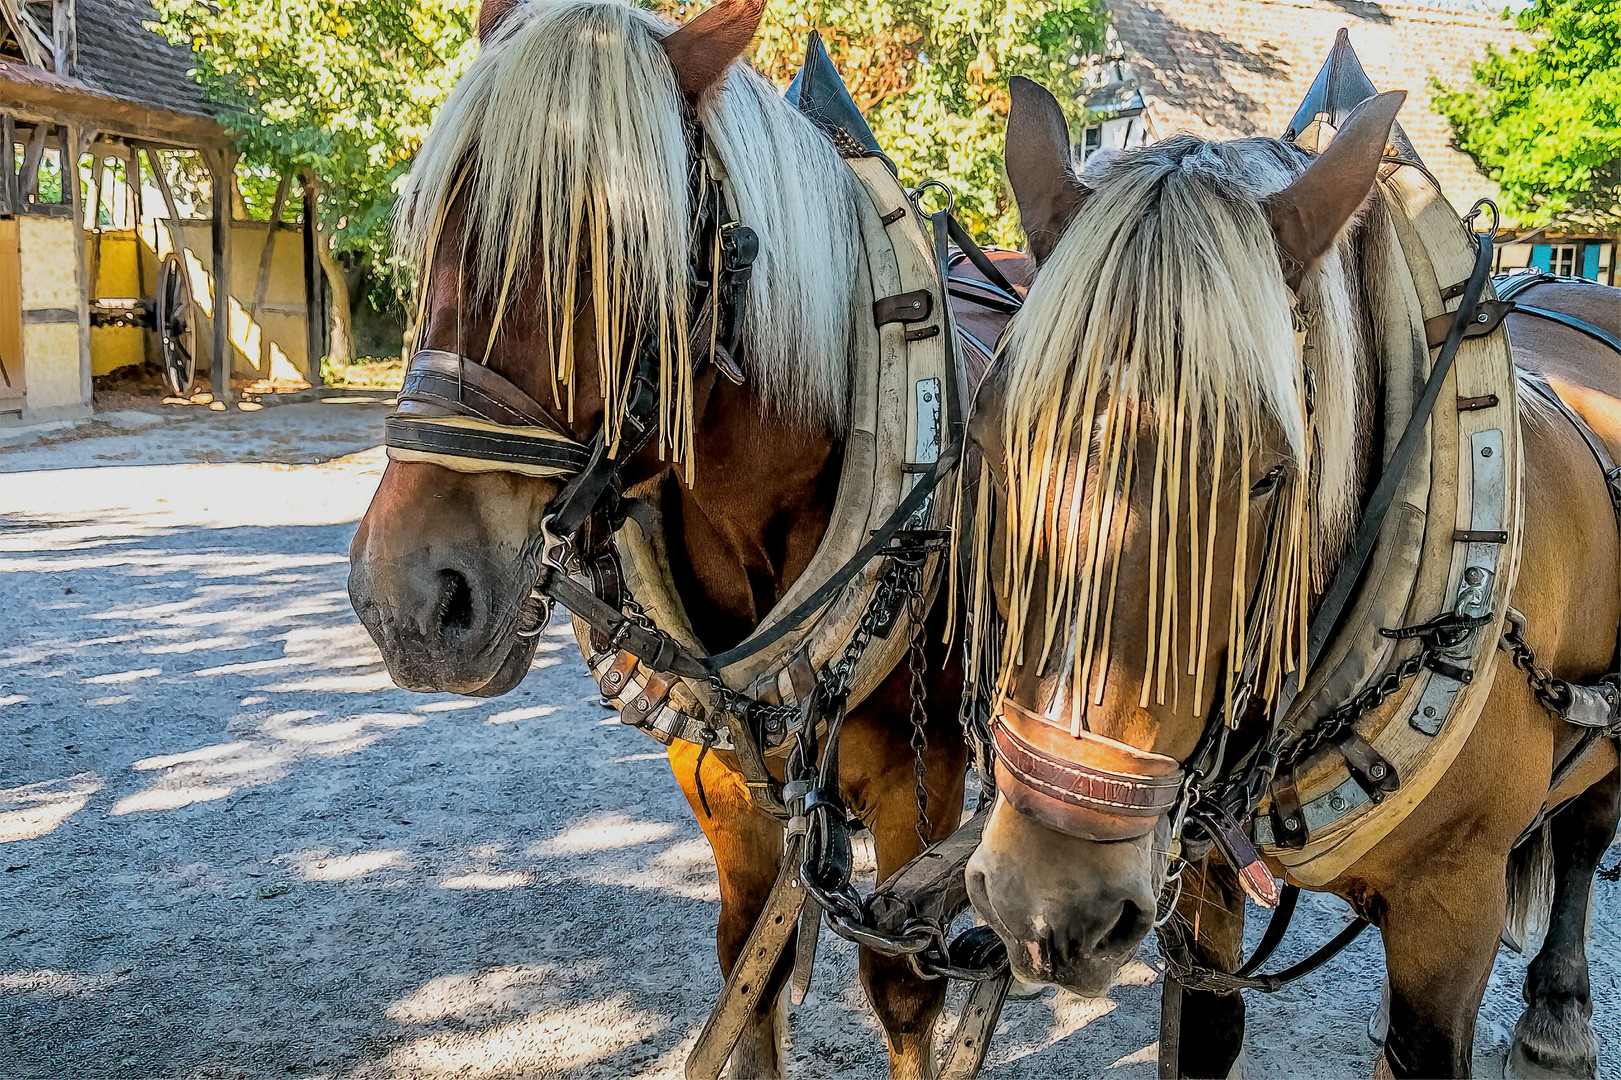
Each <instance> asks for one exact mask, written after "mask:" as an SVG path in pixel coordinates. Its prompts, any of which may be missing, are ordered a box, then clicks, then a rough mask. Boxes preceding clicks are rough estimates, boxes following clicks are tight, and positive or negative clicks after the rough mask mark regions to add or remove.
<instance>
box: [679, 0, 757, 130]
mask: <svg viewBox="0 0 1621 1080" xmlns="http://www.w3.org/2000/svg"><path fill="white" fill-rule="evenodd" d="M764 14H765V0H720V3H718V4H716V5H715V6H714V7H712V8H709V9H708V10H707V11H703V12H701V13H699V15H698V16H697V17H696V18H694V19H693V20H692V21H691V22H689V23H687V24H686V25H684V26H682V27H680V28H678V29H677V30H675V31H674V32H673V33H672V34H670V36H669V37H667V38H665V39H664V51H665V52H666V53H668V54H669V57H670V66H671V67H673V68H675V80H676V82H678V83H680V84H681V89H682V91H684V92H685V93H686V95H687V99H688V100H689V101H691V102H693V103H694V104H697V102H698V101H699V100H700V99H702V98H703V96H704V95H705V94H706V93H708V92H709V91H710V90H712V89H714V88H715V87H717V86H719V85H720V84H721V83H722V82H724V81H725V79H726V72H727V70H728V69H729V68H731V66H732V62H733V61H734V60H736V59H738V58H739V57H741V56H742V55H743V50H745V49H747V48H748V47H749V42H751V41H753V40H754V34H755V31H757V30H759V29H760V18H761V17H762V16H763V15H764Z"/></svg>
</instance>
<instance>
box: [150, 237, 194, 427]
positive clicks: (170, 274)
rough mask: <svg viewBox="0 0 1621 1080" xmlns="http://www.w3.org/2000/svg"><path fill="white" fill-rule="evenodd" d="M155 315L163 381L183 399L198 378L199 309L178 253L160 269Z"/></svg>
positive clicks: (167, 257)
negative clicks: (193, 298)
mask: <svg viewBox="0 0 1621 1080" xmlns="http://www.w3.org/2000/svg"><path fill="white" fill-rule="evenodd" d="M153 315H154V319H153V321H154V322H155V323H156V327H157V331H158V354H159V357H160V359H161V361H162V363H163V377H164V378H165V379H166V380H168V383H169V389H170V390H173V391H174V392H175V393H176V394H178V395H181V396H184V395H185V394H186V393H187V392H188V391H190V390H191V384H192V381H193V380H194V379H196V377H197V309H196V305H195V303H194V302H193V300H192V295H191V278H190V276H189V275H188V274H187V273H186V264H185V261H184V260H183V259H182V258H181V257H180V253H179V252H175V251H171V252H169V254H167V255H165V256H164V257H163V262H162V264H161V265H160V266H159V267H158V289H157V306H156V310H155V311H154V312H153Z"/></svg>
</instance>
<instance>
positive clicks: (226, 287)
mask: <svg viewBox="0 0 1621 1080" xmlns="http://www.w3.org/2000/svg"><path fill="white" fill-rule="evenodd" d="M203 159H204V160H205V161H206V162H207V163H208V172H209V176H210V178H211V179H212V181H213V186H214V192H213V194H214V197H213V200H212V201H213V204H214V205H213V210H214V214H213V222H212V229H213V234H214V260H213V261H214V267H213V270H214V366H213V381H214V400H215V401H217V402H220V403H221V404H223V405H225V406H227V407H229V406H230V404H231V360H232V355H231V216H232V215H231V205H232V199H231V197H232V194H233V193H234V190H235V188H236V153H235V151H232V150H219V151H214V152H204V154H203Z"/></svg>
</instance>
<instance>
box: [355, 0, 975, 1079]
mask: <svg viewBox="0 0 1621 1080" xmlns="http://www.w3.org/2000/svg"><path fill="white" fill-rule="evenodd" d="M762 8H763V4H761V3H759V2H755V0H723V2H721V3H720V4H718V5H717V6H715V7H712V8H710V9H708V10H707V11H705V12H703V13H702V14H700V15H698V16H697V17H696V18H695V19H693V20H692V21H691V22H689V23H687V24H686V25H684V26H681V27H679V28H676V27H674V26H672V25H670V24H668V23H667V22H665V21H664V20H662V19H660V18H658V17H657V16H654V15H652V14H650V13H648V12H645V11H642V10H639V9H637V8H635V7H634V6H632V5H631V4H629V3H624V2H618V0H556V2H551V3H540V2H525V3H513V2H511V0H486V2H485V4H484V6H483V9H482V10H481V11H480V14H479V28H480V38H481V42H482V49H481V55H480V57H479V59H478V60H477V61H476V62H475V63H474V64H473V66H472V68H471V69H470V70H469V72H468V73H467V74H466V75H465V76H464V77H463V79H462V81H461V83H460V84H459V85H458V87H457V89H456V91H455V93H454V94H453V95H452V97H451V99H450V101H449V102H448V103H447V104H446V106H445V108H444V110H443V112H442V113H441V115H440V117H439V118H438V120H437V121H436V124H435V126H434V129H433V132H432V134H431V135H430V136H429V138H428V139H427V141H426V144H425V146H424V149H423V151H422V155H421V157H420V158H419V160H418V162H417V164H416V167H415V171H414V173H413V177H412V180H411V183H410V185H409V187H408V189H407V191H406V193H405V195H404V201H403V222H404V223H403V228H402V232H403V238H404V245H405V249H406V252H407V254H408V255H409V256H410V257H412V258H414V259H415V260H417V261H418V262H419V264H420V265H421V267H422V270H423V275H422V282H423V287H424V297H423V309H422V316H423V318H422V323H421V328H422V329H421V333H422V337H421V347H422V348H424V349H433V350H442V351H443V352H444V353H448V354H453V355H460V356H470V357H473V358H475V359H477V360H478V361H480V362H481V363H482V364H483V365H485V367H487V369H488V370H489V371H491V372H494V373H495V374H496V375H499V376H501V377H503V378H504V379H505V380H507V381H508V382H510V383H511V384H515V385H516V387H518V388H520V389H521V390H522V391H523V392H524V393H525V394H527V396H528V398H530V399H532V400H533V402H534V403H539V406H538V407H540V408H542V409H544V411H545V414H546V419H547V420H548V426H550V427H552V428H555V429H556V430H557V431H559V432H561V433H564V434H566V435H568V436H570V437H572V439H573V440H575V441H576V442H580V443H589V442H590V440H591V439H592V437H593V435H595V434H596V433H597V432H598V431H599V430H600V429H604V427H605V426H606V428H607V430H609V431H610V432H613V431H618V430H621V429H622V427H623V425H624V424H625V423H626V421H625V420H624V416H623V413H624V408H625V407H624V400H625V387H626V386H627V385H628V384H629V381H630V379H629V376H630V373H631V370H632V365H633V362H634V359H635V354H636V352H637V349H638V343H639V341H643V340H646V339H647V335H648V334H652V335H653V337H654V338H656V347H657V349H658V350H659V352H660V356H661V361H662V369H663V372H664V374H665V376H666V378H665V379H664V382H663V384H662V386H661V390H660V393H661V399H660V402H659V410H658V434H657V437H656V438H654V439H650V440H649V441H648V442H647V443H646V445H645V446H643V447H642V448H641V449H640V450H638V451H636V452H635V453H634V455H633V456H630V457H629V458H628V460H626V461H625V462H623V463H622V464H621V468H620V473H621V478H622V479H623V481H624V483H625V486H626V489H627V490H630V491H633V492H634V493H636V494H637V495H638V496H639V497H641V498H644V499H647V500H649V501H653V502H656V503H657V504H658V505H659V507H660V510H661V512H662V515H663V520H664V521H666V522H668V523H670V524H669V526H668V528H667V529H666V536H665V541H666V544H667V546H668V552H669V562H670V569H671V573H672V575H673V577H674V581H675V585H676V588H677V591H678V594H679V597H680V599H681V601H682V603H684V605H685V607H686V610H687V612H688V613H689V615H690V616H691V621H692V623H693V625H694V627H695V628H696V631H697V634H698V635H699V637H700V639H701V644H702V645H703V646H704V647H705V648H707V649H709V650H711V651H719V650H722V649H726V648H729V647H731V646H733V645H735V644H736V643H738V642H739V641H740V640H742V639H744V638H745V637H746V636H747V635H748V634H749V633H750V632H751V631H753V630H754V628H755V627H756V626H757V625H758V624H759V623H760V621H761V619H762V617H763V616H764V615H765V614H766V613H767V612H768V611H770V610H771V609H772V608H773V606H774V605H775V604H776V603H777V602H778V601H779V600H780V599H781V598H782V597H783V596H784V594H785V593H786V592H787V591H788V589H789V588H790V586H792V585H793V584H794V583H795V581H796V579H797V578H798V577H799V576H800V574H801V573H802V571H804V570H805V568H806V566H807V564H808V563H809V561H810V560H811V557H812V555H813V554H814V553H815V552H816V550H817V548H818V545H819V543H820V542H821V540H822V537H823V533H824V530H825V529H826V528H827V526H828V522H829V520H830V515H831V514H832V511H833V506H834V499H835V495H836V493H837V490H838V486H839V476H840V466H841V462H842V461H843V455H844V450H845V443H844V439H843V431H844V417H845V408H846V381H847V379H846V375H847V369H848V367H849V364H850V357H851V350H852V349H853V348H854V347H855V346H854V344H853V343H854V341H855V335H854V333H853V327H854V321H855V320H856V319H857V318H859V317H863V310H862V309H865V315H864V317H866V318H868V319H870V318H872V312H871V308H870V305H868V304H865V303H862V302H860V296H861V294H860V292H859V291H858V289H857V279H856V266H857V265H858V261H859V260H861V259H862V258H863V254H862V246H861V243H862V242H861V239H860V235H859V229H858V225H857V220H858V219H857V216H856V209H855V208H856V205H857V204H856V200H859V199H865V198H867V197H868V196H867V195H866V193H865V191H864V190H862V189H861V188H860V186H859V184H858V182H857V181H856V180H855V179H854V177H853V174H852V173H851V171H850V170H849V168H848V167H847V166H846V164H845V163H844V161H843V160H841V158H840V156H839V153H838V152H837V151H836V150H835V147H834V146H833V144H832V142H831V141H830V139H829V138H828V137H827V136H826V135H824V134H823V133H822V132H821V130H819V129H818V128H816V127H814V126H813V125H812V124H811V123H810V122H808V121H807V120H806V119H805V118H804V117H803V116H801V115H800V114H799V113H798V112H796V111H795V110H794V109H793V108H791V107H790V106H789V105H788V104H786V103H785V102H784V101H783V99H782V98H781V97H780V95H779V94H778V92H777V91H776V90H775V89H774V88H773V87H772V86H771V85H770V84H769V83H767V82H766V81H765V80H764V79H763V78H762V77H760V76H759V75H758V74H757V73H756V72H755V71H754V70H752V69H751V68H749V67H748V66H747V65H746V64H744V63H741V62H738V60H739V57H740V56H741V54H742V53H743V51H744V50H745V49H746V48H747V47H748V45H749V42H750V40H751V38H752V37H753V35H754V33H755V31H756V29H757V27H758V24H759V21H760V18H761V12H762ZM694 132H697V133H698V135H699V136H700V137H702V138H703V139H705V140H706V141H707V145H708V146H709V148H710V149H711V150H712V151H713V153H714V155H715V156H716V157H717V158H718V159H719V161H720V163H721V164H722V165H723V166H724V170H725V174H726V178H727V179H726V180H725V183H724V191H725V199H726V202H727V204H728V205H729V206H730V207H731V209H732V212H733V213H735V215H736V217H737V218H738V219H739V220H740V221H741V222H742V223H743V224H745V225H747V226H749V227H750V228H752V229H753V230H754V232H755V233H756V234H757V235H758V239H759V255H758V259H757V261H756V262H755V264H754V269H753V273H754V277H753V282H752V283H751V285H750V287H749V291H748V293H747V303H746V306H745V308H744V310H742V311H741V312H740V316H739V317H740V323H741V330H740V334H739V336H738V339H737V347H736V349H735V350H734V354H735V355H732V356H725V357H723V356H721V355H719V354H718V353H716V354H714V355H713V357H712V355H711V351H710V348H709V343H710V342H711V341H712V340H713V339H712V336H711V335H712V333H713V330H714V328H713V326H705V325H702V324H701V323H700V322H699V320H698V319H697V318H693V319H690V320H689V318H688V308H689V297H688V287H689V280H688V264H689V257H691V256H690V251H691V249H692V248H693V236H694V226H693V207H692V206H691V205H690V202H691V199H690V197H689V176H690V174H689V168H690V167H691V166H692V160H691V153H692V151H691V140H692V139H693V137H694ZM650 327H653V328H656V329H655V330H649V329H648V328H650ZM636 328H641V330H642V331H644V332H643V333H638V330H637V329H636ZM991 336H992V337H993V339H994V334H992V335H991ZM712 358H713V359H714V361H715V362H713V363H711V362H710V360H711V359H712ZM689 373H690V377H689ZM559 489H560V483H559V481H558V480H556V479H546V478H541V477H537V476H533V475H522V474H520V473H518V472H509V471H487V472H466V471H453V470H452V469H449V468H445V467H442V466H441V465H440V464H435V463H430V462H426V461H420V460H417V461H408V460H393V461H391V462H390V463H389V465H388V468H387V470H386V472H385V473H384V475H383V478H382V481H381V483H380V484H379V486H378V489H377V493H376V495H375V497H374V498H373V501H372V504H371V506H370V508H369V509H368V511H367V513H366V515H365V517H364V519H363V520H362V521H361V523H360V528H359V531H358V532H357V534H356V536H355V539H354V544H353V549H352V570H351V575H350V595H351V597H352V599H353V603H354V607H355V610H356V612H357V613H358V614H359V616H360V618H361V620H362V622H364V624H365V625H366V628H367V629H368V630H369V631H370V633H371V635H372V637H373V638H374V639H375V640H376V642H377V644H378V646H379V647H380V648H381V650H382V652H383V655H384V657H385V659H386V660H387V663H388V666H389V670H390V672H391V674H392V675H393V677H394V679H395V681H396V682H398V683H399V684H400V685H401V686H404V687H407V688H410V689H415V690H423V691H446V690H448V691H452V692H455V693H461V694H475V695H485V696H491V695H497V694H502V693H505V692H506V691H508V690H510V689H511V688H512V687H514V686H516V685H517V684H518V683H519V682H520V681H521V680H522V679H523V677H524V675H525V674H526V672H527V671H528V668H529V663H530V660H531V657H532V655H533V652H534V640H535V639H534V636H533V631H534V629H535V626H534V622H535V619H536V608H535V605H534V603H532V602H531V601H530V590H531V587H532V586H533V585H534V584H535V582H536V580H537V573H538V570H539V559H540V555H541V539H540V536H539V535H538V528H539V525H540V522H541V520H542V515H543V512H544V511H545V510H546V508H547V507H548V506H549V505H551V504H552V502H553V500H554V498H555V497H556V496H557V495H558V492H559ZM942 626H943V611H942V612H940V613H936V614H935V615H931V617H930V626H929V630H930V632H929V635H928V645H927V650H926V677H925V679H924V682H925V690H926V702H927V704H926V718H925V720H924V723H923V725H922V730H921V732H919V733H917V734H919V735H921V738H922V740H923V742H924V743H925V744H926V749H924V750H921V751H918V752H916V753H914V749H913V747H912V746H911V745H910V740H911V739H912V738H913V737H914V731H913V727H912V724H911V723H909V722H908V719H907V718H908V714H909V711H910V706H911V697H910V695H909V692H908V689H909V687H908V683H909V678H908V674H909V673H908V671H907V667H906V665H904V664H903V665H901V666H900V667H899V668H898V669H897V670H896V671H895V672H893V673H892V674H891V675H890V676H889V677H888V678H887V680H886V681H884V682H883V683H882V684H881V685H879V686H878V688H877V689H876V690H875V691H874V692H873V693H871V694H870V695H869V696H868V697H867V698H866V700H864V701H863V702H861V704H860V705H859V707H858V708H856V709H854V710H853V711H852V712H851V713H850V714H849V716H848V719H847V720H846V722H845V724H844V729H843V739H842V756H841V759H840V780H841V784H842V790H843V795H844V798H845V799H846V800H847V802H848V805H849V806H850V807H851V808H852V810H853V811H854V812H855V813H856V814H857V815H858V816H859V817H860V819H861V821H862V822H863V823H864V824H865V825H866V827H867V828H868V829H870V830H871V833H872V837H873V841H874V845H875V848H876V854H877V863H878V874H879V876H880V877H884V876H887V875H888V874H890V873H891V872H892V871H894V870H895V869H897V868H898V867H900V866H902V865H903V864H905V863H906V862H907V861H908V860H909V859H911V858H912V857H913V856H914V855H915V854H917V852H918V851H919V849H920V846H921V845H920V840H919V813H920V808H919V806H918V800H917V797H916V794H915V793H916V791H917V786H918V784H921V786H922V787H923V789H924V790H925V791H926V796H927V798H926V804H927V805H926V815H925V820H924V823H923V831H925V832H926V833H927V834H928V835H929V836H931V837H932V838H934V839H939V838H942V837H943V836H945V835H946V834H947V833H949V832H950V831H951V829H952V828H953V827H954V826H955V825H956V823H957V821H958V820H959V816H960V813H961V803H962V791H963V777H964V771H965V768H966V759H967V751H966V747H965V744H964V740H963V736H962V731H961V728H960V726H959V724H958V721H957V704H958V701H959V699H960V688H961V674H960V671H961V666H960V662H959V661H956V660H953V659H952V656H951V651H950V649H949V648H948V647H946V646H945V645H944V644H942V643H941V638H942V634H941V630H942ZM669 758H670V767H671V770H672V771H673V773H674V774H675V777H676V780H677V781H678V782H679V783H680V785H681V788H682V790H683V792H684V793H685V794H686V796H687V799H688V801H689V802H690V803H691V805H692V808H693V811H694V813H695V814H696V815H697V817H698V820H699V823H700V825H701V827H702V828H703V831H704V834H705V835H706V836H707V837H708V839H709V842H710V845H711V846H712V848H713V850H714V854H715V860H716V863H717V866H718V869H719V878H720V895H721V913H720V925H719V931H718V935H717V937H718V951H719V954H720V961H721V969H722V971H723V972H729V971H730V970H731V969H732V967H733V965H734V963H735V962H736V961H737V959H738V956H739V954H740V951H741V949H742V947H743V943H744V940H745V938H746V937H747V935H748V934H749V932H750V930H751V928H752V927H753V926H754V924H755V921H756V917H757V915H758V913H759V912H760V910H761V907H762V905H763V904H764V902H765V900H766V897H767V894H768V892H769V891H770V889H771V886H772V883H773V880H774V879H775V877H776V875H777V872H778V863H779V860H780V857H781V852H782V850H783V826H782V823H781V822H780V821H779V820H777V819H776V818H774V817H772V816H770V815H769V814H767V813H764V812H762V811H761V810H759V809H756V807H755V806H754V804H753V803H752V802H751V799H750V794H749V792H748V790H747V789H746V788H745V786H744V783H743V781H742V778H741V776H740V774H739V772H738V769H737V767H736V764H735V760H734V759H733V758H732V757H731V756H730V755H729V754H726V753H722V752H711V753H705V752H703V751H702V750H701V749H700V747H699V746H696V745H693V744H691V743H686V742H680V741H677V742H675V743H673V744H672V745H671V747H670V752H669ZM915 762H918V763H920V767H921V769H922V773H921V776H920V778H918V779H917V780H916V782H914V774H913V769H914V763H915ZM774 767H775V768H776V771H777V774H778V776H779V778H780V775H781V768H780V763H777V764H776V765H775V766H774ZM792 956H793V948H792V946H791V945H790V947H789V949H788V952H787V953H786V954H785V957H786V959H785V961H784V962H783V963H782V964H779V966H778V968H777V970H776V972H775V974H774V975H773V980H774V984H773V987H772V989H771V991H770V992H768V993H767V994H766V995H765V996H764V997H763V998H762V999H761V1000H762V1004H761V1006H760V1008H759V1009H758V1010H757V1012H756V1014H755V1015H754V1016H753V1019H752V1020H751V1021H750V1022H749V1024H748V1026H747V1028H746V1030H745V1031H744V1033H743V1037H742V1040H741V1042H740V1043H739V1045H738V1048H737V1050H736V1051H735V1052H734V1053H733V1055H732V1067H733V1070H734V1072H735V1073H736V1074H737V1075H741V1076H745V1077H756V1076H775V1075H779V1074H780V1071H781V1061H780V1056H779V1052H780V1046H779V1038H780V1029H781V1027H782V1024H781V1023H780V1021H781V1019H782V1018H781V1017H780V1016H779V1013H778V1005H777V998H778V996H779V994H778V993H777V991H778V990H780V988H781V987H782V986H783V985H784V980H785V979H786V978H787V975H788V969H789V963H788V961H791V959H792ZM860 969H861V979H862V982H863V985H864V986H865V988H866V991H867V994H868V997H869V999H870V1000H871V1002H872V1005H873V1008H874V1010H875V1012H876V1013H877V1015H878V1019H879V1020H880V1022H881V1023H882V1024H883V1027H884V1030H885V1032H886V1034H887V1038H888V1050H889V1055H890V1067H891V1071H892V1074H893V1075H896V1076H906V1077H923V1076H929V1075H932V1073H933V1070H934V1065H933V1058H932V1054H931V1039H932V1026H933V1021H934V1019H935V1017H936V1015H937V1013H938V1011H939V1009H940V1006H941V1003H942V1000H943V996H944V990H945V987H944V981H943V980H932V981H926V980H924V979H922V978H920V977H919V976H917V975H916V974H915V973H914V972H913V970H912V968H911V967H910V966H909V965H908V964H907V963H906V962H905V961H904V960H899V959H894V958H886V957H884V956H880V955H877V954H875V953H873V952H871V951H868V950H863V952H862V954H861V963H860Z"/></svg>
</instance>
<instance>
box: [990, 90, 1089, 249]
mask: <svg viewBox="0 0 1621 1080" xmlns="http://www.w3.org/2000/svg"><path fill="white" fill-rule="evenodd" d="M1008 93H1009V95H1010V96H1011V97H1012V102H1011V104H1010V105H1009V106H1008V118H1007V154H1006V157H1005V160H1006V162H1007V176H1008V183H1009V184H1011V185H1012V186H1013V199H1014V201H1015V202H1017V203H1018V204H1019V221H1020V223H1021V224H1022V225H1023V226H1024V234H1025V236H1026V237H1027V238H1028V239H1029V242H1030V254H1031V256H1033V257H1034V258H1035V260H1036V262H1038V263H1040V262H1044V261H1046V258H1047V256H1048V255H1050V254H1051V253H1052V249H1053V246H1054V245H1055V244H1057V243H1058V237H1059V236H1060V235H1061V234H1062V233H1063V231H1064V226H1066V225H1068V224H1069V222H1070V219H1071V218H1073V217H1074V216H1075V212H1076V211H1077V210H1079V209H1080V208H1081V202H1082V201H1083V200H1084V199H1085V197H1086V194H1087V192H1086V188H1085V187H1084V186H1083V185H1082V184H1081V182H1080V180H1079V179H1077V178H1076V176H1075V157H1074V151H1073V150H1072V149H1071V148H1070V142H1069V125H1068V124H1066V123H1064V110H1063V109H1062V108H1060V107H1059V104H1058V99H1057V98H1055V97H1053V96H1052V93H1051V92H1050V91H1049V90H1048V89H1047V88H1046V87H1044V86H1042V85H1041V84H1040V83H1037V82H1033V81H1031V80H1030V79H1026V78H1024V77H1023V76H1020V75H1015V76H1013V78H1012V79H1010V80H1008Z"/></svg>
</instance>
